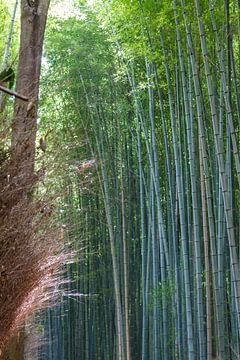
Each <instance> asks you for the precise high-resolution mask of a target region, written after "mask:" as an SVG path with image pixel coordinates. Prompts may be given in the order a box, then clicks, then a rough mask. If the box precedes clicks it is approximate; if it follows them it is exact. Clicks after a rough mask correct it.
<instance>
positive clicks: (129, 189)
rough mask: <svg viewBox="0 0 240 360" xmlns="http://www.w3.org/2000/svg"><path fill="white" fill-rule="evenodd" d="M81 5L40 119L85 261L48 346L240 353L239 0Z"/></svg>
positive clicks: (50, 327)
mask: <svg viewBox="0 0 240 360" xmlns="http://www.w3.org/2000/svg"><path fill="white" fill-rule="evenodd" d="M78 6H79V9H80V10H78ZM78 11H80V13H79V16H76V17H74V16H72V17H69V18H67V19H54V18H51V19H50V20H49V24H48V33H47V35H46V44H45V55H44V56H45V59H46V64H45V68H44V69H43V76H42V85H41V103H40V105H41V106H40V129H41V131H42V132H44V131H45V132H48V127H49V126H50V127H51V131H53V133H54V134H55V138H57V140H54V139H53V137H54V135H50V145H49V146H50V150H49V153H51V148H52V149H53V151H55V150H54V149H55V148H56V143H57V147H58V148H59V149H61V154H60V155H61V156H59V168H60V169H59V172H58V173H57V174H55V178H53V181H52V182H53V183H55V185H54V186H55V187H56V188H59V187H61V188H64V189H65V191H64V196H63V197H62V200H61V204H60V218H61V223H62V224H63V231H62V232H63V233H64V235H65V237H66V242H67V243H68V244H70V245H69V247H70V248H71V249H72V250H74V252H75V254H76V261H75V262H74V263H73V264H68V265H67V266H66V277H68V278H69V279H71V281H70V282H69V283H68V288H67V289H66V296H64V295H63V297H62V298H61V300H60V301H59V303H58V304H57V305H56V306H55V307H54V308H51V309H48V310H47V311H45V312H43V313H41V314H39V315H38V318H39V328H40V329H41V331H42V332H43V336H44V338H45V340H44V341H43V345H42V346H41V347H40V349H39V359H41V360H47V359H49V360H55V359H56V360H57V359H58V360H77V359H85V360H91V359H92V360H93V359H94V360H95V359H99V360H100V359H104V360H113V359H116V360H137V359H138V360H139V359H141V360H173V359H179V360H198V359H199V360H205V359H207V360H211V359H221V360H231V359H232V360H233V359H234V360H235V359H238V358H239V356H240V268H239V262H240V246H239V240H240V222H239V215H240V208H239V185H240V159H239V146H240V144H239V142H240V141H239V130H240V129H239V127H240V97H239V81H240V46H239V44H240V42H239V41H240V17H239V15H240V4H239V1H237V0H223V1H211V0H201V1H200V0H191V1H186V2H185V1H184V0H174V1H173V2H169V1H167V0H164V1H161V2H160V1H159V2H158V1H154V0H146V1H144V0H133V1H128V0H112V1H110V0H109V1H108V0H105V1H102V0H98V1H97V0H96V1H89V2H87V3H86V2H84V1H80V2H79V4H76V12H77V13H78ZM63 34H64V35H63ZM49 89H52V90H51V96H49V93H50V91H49ZM49 114H50V115H51V124H50V125H49V122H48V121H49ZM63 162H65V164H64V165H63ZM61 168H63V169H64V171H62V170H61ZM51 176H54V175H52V174H51ZM54 179H55V180H54ZM56 183H57V184H56Z"/></svg>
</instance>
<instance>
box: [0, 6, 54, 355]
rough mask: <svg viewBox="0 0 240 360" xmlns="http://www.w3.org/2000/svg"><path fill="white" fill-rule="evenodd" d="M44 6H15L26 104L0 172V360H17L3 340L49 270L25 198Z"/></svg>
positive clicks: (16, 347) (30, 179) (19, 83)
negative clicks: (18, 21)
mask: <svg viewBox="0 0 240 360" xmlns="http://www.w3.org/2000/svg"><path fill="white" fill-rule="evenodd" d="M49 2H50V0H21V40H20V52H19V64H18V71H17V79H16V92H19V93H21V94H22V95H23V96H25V97H27V98H28V99H29V101H28V102H26V101H23V100H21V99H17V98H16V100H15V105H14V115H13V121H12V139H11V140H12V146H11V155H10V163H9V164H5V165H2V166H1V169H0V264H1V272H0V352H1V353H2V352H3V351H4V353H3V354H2V357H1V360H2V359H15V360H16V359H21V358H22V356H23V354H22V353H23V352H22V340H21V339H20V340H21V341H20V340H19V338H18V337H17V336H16V337H14V338H12V340H11V341H10V342H9V339H10V338H11V337H12V336H13V335H14V334H15V333H16V330H17V329H18V326H19V325H20V324H21V323H22V322H23V321H24V320H25V318H26V316H27V315H28V314H29V313H30V312H31V311H33V310H34V309H35V307H37V306H35V305H36V302H37V301H40V299H39V293H38V289H40V287H41V286H42V285H41V284H42V283H43V282H44V277H45V278H48V274H49V272H50V268H51V266H52V265H50V264H49V265H47V266H44V264H47V263H48V258H50V257H49V256H50V255H49V254H50V250H49V249H50V248H51V244H49V245H50V246H49V245H48V246H47V245H46V242H45V241H44V239H42V241H40V240H39V239H38V236H37V229H36V227H34V225H33V224H34V221H33V219H34V216H36V214H37V213H38V212H39V209H38V208H37V206H36V204H34V202H33V201H32V196H30V195H31V194H32V189H33V186H34V184H35V183H36V180H37V176H35V174H34V161H35V139H36V131H37V108H38V94H39V78H40V69H41V58H42V47H43V39H44V31H45V26H46V20H47V13H48V7H49ZM44 247H45V248H44ZM44 267H45V268H44ZM8 342H9V343H8ZM7 343H8V348H6V344H7ZM4 349H5V350H4ZM11 353H13V356H12V355H11Z"/></svg>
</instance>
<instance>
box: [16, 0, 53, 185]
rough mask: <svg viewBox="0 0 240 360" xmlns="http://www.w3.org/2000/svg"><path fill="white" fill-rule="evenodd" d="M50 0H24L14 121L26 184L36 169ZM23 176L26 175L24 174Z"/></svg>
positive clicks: (19, 163) (20, 170)
mask: <svg viewBox="0 0 240 360" xmlns="http://www.w3.org/2000/svg"><path fill="white" fill-rule="evenodd" d="M49 3H50V0H35V1H33V0H22V1H21V41H20V51H19V64H18V72H17V81H16V92H19V93H21V94H22V95H24V96H26V97H27V98H28V99H29V102H24V101H22V100H20V99H16V100H15V106H14V115H13V121H12V157H11V159H12V163H13V164H14V166H15V171H16V172H15V174H17V176H18V177H19V179H22V181H23V182H24V184H22V185H25V184H26V183H28V180H29V178H31V177H32V176H33V172H34V158H35V139H36V131H37V107H38V93H39V77H40V69H41V59H42V46H43V38H44V31H45V25H46V20H47V12H48V7H49ZM21 175H24V176H23V177H22V176H21Z"/></svg>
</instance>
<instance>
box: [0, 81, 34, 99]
mask: <svg viewBox="0 0 240 360" xmlns="http://www.w3.org/2000/svg"><path fill="white" fill-rule="evenodd" d="M0 91H3V92H5V93H6V94H8V95H10V96H15V97H16V98H18V99H21V100H23V101H28V100H29V99H28V98H27V97H26V96H23V95H21V94H18V93H16V92H15V91H11V90H9V89H7V88H5V87H4V86H2V85H0Z"/></svg>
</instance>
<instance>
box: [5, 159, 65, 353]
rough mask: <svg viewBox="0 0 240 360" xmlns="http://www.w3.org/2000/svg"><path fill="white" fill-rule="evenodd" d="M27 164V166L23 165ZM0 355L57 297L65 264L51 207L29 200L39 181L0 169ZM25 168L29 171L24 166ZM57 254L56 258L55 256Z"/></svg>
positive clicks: (9, 166) (9, 168)
mask: <svg viewBox="0 0 240 360" xmlns="http://www.w3.org/2000/svg"><path fill="white" fill-rule="evenodd" d="M26 165H27V164H26ZM0 167H1V168H0V352H2V351H3V349H4V347H5V345H6V344H7V342H8V340H9V339H10V338H11V336H12V335H14V334H15V332H16V331H17V330H18V328H19V326H20V325H21V324H22V323H23V322H24V320H25V319H26V317H27V316H28V315H29V314H31V313H33V312H34V311H35V310H36V309H39V308H43V307H45V306H46V305H47V304H48V302H49V299H50V298H56V296H57V295H58V289H59V285H60V283H61V281H60V276H59V268H60V266H61V264H62V263H63V262H65V260H66V255H65V254H64V252H63V251H62V250H61V249H60V248H61V246H62V245H61V244H60V243H59V239H60V237H61V236H60V231H59V230H57V227H56V226H52V224H51V221H50V219H51V215H52V208H51V206H50V205H49V204H48V203H47V202H46V201H44V200H42V199H37V200H33V192H34V189H35V188H36V184H37V181H38V176H36V175H34V176H28V177H27V175H26V176H25V177H24V169H23V168H22V169H20V170H19V168H18V164H15V167H14V164H11V163H10V162H9V161H7V160H6V159H4V161H3V162H2V163H1V164H0ZM26 168H28V166H26ZM55 254H58V255H55Z"/></svg>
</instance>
